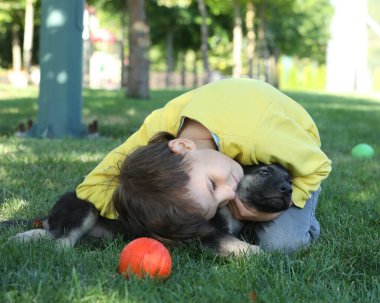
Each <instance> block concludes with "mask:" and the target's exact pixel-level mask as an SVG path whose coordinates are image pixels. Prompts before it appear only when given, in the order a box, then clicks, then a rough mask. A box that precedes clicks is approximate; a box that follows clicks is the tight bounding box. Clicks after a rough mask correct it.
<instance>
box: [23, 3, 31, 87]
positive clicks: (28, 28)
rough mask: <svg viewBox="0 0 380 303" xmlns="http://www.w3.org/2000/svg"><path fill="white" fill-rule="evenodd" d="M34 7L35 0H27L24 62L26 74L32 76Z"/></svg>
mask: <svg viewBox="0 0 380 303" xmlns="http://www.w3.org/2000/svg"><path fill="white" fill-rule="evenodd" d="M33 21H34V8H33V0H26V4H25V29H24V45H23V50H24V53H23V56H24V57H23V62H24V67H25V70H26V75H27V77H28V82H29V76H30V68H31V66H32V49H33V29H34V22H33Z"/></svg>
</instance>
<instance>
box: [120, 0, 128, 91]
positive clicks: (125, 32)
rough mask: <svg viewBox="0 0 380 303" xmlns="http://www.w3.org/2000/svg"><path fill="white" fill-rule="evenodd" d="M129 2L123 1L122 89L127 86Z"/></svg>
mask: <svg viewBox="0 0 380 303" xmlns="http://www.w3.org/2000/svg"><path fill="white" fill-rule="evenodd" d="M127 1H128V0H123V1H121V45H120V47H121V54H120V56H121V71H120V72H121V78H120V79H121V83H120V84H121V87H126V86H127V70H126V66H125V46H126V44H127V41H126V39H127Z"/></svg>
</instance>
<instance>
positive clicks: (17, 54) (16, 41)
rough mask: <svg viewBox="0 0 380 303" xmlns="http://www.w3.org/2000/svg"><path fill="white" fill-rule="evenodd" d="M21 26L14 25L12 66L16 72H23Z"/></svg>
mask: <svg viewBox="0 0 380 303" xmlns="http://www.w3.org/2000/svg"><path fill="white" fill-rule="evenodd" d="M19 33H20V26H19V25H18V24H15V23H14V24H13V25H12V65H13V71H14V72H20V71H21V46H20V38H19Z"/></svg>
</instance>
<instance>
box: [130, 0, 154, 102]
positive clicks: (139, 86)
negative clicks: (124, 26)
mask: <svg viewBox="0 0 380 303" xmlns="http://www.w3.org/2000/svg"><path fill="white" fill-rule="evenodd" d="M128 6H129V12H130V15H129V35H128V38H129V39H128V40H129V66H128V86H127V96H128V97H133V98H148V97H149V58H148V55H149V54H148V51H149V46H150V41H149V26H148V24H147V18H146V12H145V0H129V1H128Z"/></svg>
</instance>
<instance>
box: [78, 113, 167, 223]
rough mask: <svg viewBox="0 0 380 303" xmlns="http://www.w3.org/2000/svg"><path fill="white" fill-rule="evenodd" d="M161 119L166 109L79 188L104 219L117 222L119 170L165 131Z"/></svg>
mask: <svg viewBox="0 0 380 303" xmlns="http://www.w3.org/2000/svg"><path fill="white" fill-rule="evenodd" d="M161 115H162V109H160V110H156V111H154V112H153V113H152V114H150V115H149V116H148V117H147V118H146V119H145V121H144V123H143V125H142V126H141V127H140V129H139V130H138V131H137V132H135V133H134V134H133V135H131V136H130V137H129V138H128V139H127V140H126V141H125V142H124V143H123V144H121V145H120V146H119V147H117V148H115V149H114V150H112V151H111V152H110V153H108V154H107V156H106V157H105V158H104V159H103V160H102V161H101V162H100V163H99V164H98V165H97V166H96V167H95V168H94V169H93V170H92V171H91V172H90V173H89V174H88V175H87V176H86V177H85V179H84V181H83V182H82V183H81V184H79V186H78V187H77V189H76V193H77V196H78V198H80V199H82V200H86V201H89V202H91V203H92V204H94V205H95V207H96V208H97V209H98V210H99V211H100V215H101V216H103V217H106V218H109V219H115V215H114V210H113V208H112V206H111V204H112V203H111V200H112V195H113V192H114V190H115V188H116V187H117V185H118V180H117V177H118V175H119V168H120V167H121V164H122V163H123V161H124V159H125V157H126V156H127V155H128V154H130V153H131V152H132V151H133V150H135V149H136V148H138V147H139V146H145V145H147V144H148V142H149V140H150V138H152V137H153V136H154V135H155V134H156V133H157V132H158V131H159V130H160V129H161V128H163V127H164V126H163V125H162V119H161ZM162 130H165V129H162Z"/></svg>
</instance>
